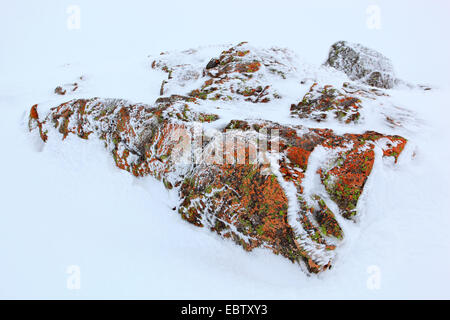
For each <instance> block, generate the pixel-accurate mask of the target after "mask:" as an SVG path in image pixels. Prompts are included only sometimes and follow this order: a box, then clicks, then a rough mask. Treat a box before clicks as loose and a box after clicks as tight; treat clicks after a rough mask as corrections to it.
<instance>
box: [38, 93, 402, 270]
mask: <svg viewBox="0 0 450 320" xmlns="http://www.w3.org/2000/svg"><path fill="white" fill-rule="evenodd" d="M205 119H207V120H206V121H210V120H211V121H214V120H215V119H216V117H215V116H214V115H206V114H203V115H202V114H198V113H195V112H192V111H190V108H189V106H188V105H187V104H180V103H179V102H174V103H172V104H159V105H157V106H155V107H152V106H148V105H142V104H132V103H129V102H127V101H124V100H117V99H97V98H94V99H88V100H84V99H82V100H72V101H69V102H67V103H64V104H61V105H59V106H57V107H55V108H53V109H52V110H51V112H50V113H49V114H48V115H46V116H45V117H44V118H43V119H40V118H39V116H38V111H37V107H36V106H33V108H32V109H31V112H30V130H34V129H38V130H39V132H40V136H41V138H42V139H43V140H44V141H46V140H47V136H46V135H44V134H43V133H48V132H49V130H56V131H57V132H59V133H60V134H61V137H62V139H65V138H66V137H67V136H68V135H70V134H72V135H76V136H78V137H79V138H82V139H88V138H91V137H95V138H98V139H101V140H103V141H104V142H105V147H106V148H107V149H108V150H109V152H110V153H111V155H112V156H113V158H114V161H115V163H116V165H117V167H119V168H120V169H123V170H127V171H129V172H130V173H132V174H133V175H135V176H137V177H139V176H145V175H153V176H155V177H156V178H158V179H160V180H161V181H162V182H163V183H164V185H165V186H166V188H168V189H173V188H176V189H177V190H178V194H179V196H180V203H179V206H178V212H179V214H180V215H181V217H182V218H183V219H185V220H186V221H188V222H190V223H192V224H194V225H196V226H199V227H208V228H210V229H211V230H212V231H214V232H217V233H218V234H220V235H221V236H223V237H225V238H232V239H233V240H234V241H235V242H236V243H238V244H240V245H242V246H243V247H244V248H245V249H246V250H252V249H253V248H256V247H266V248H270V249H271V250H272V251H273V252H274V253H276V254H281V255H283V256H285V257H286V258H288V259H290V260H292V261H294V262H299V263H301V264H302V265H304V266H305V268H306V269H307V270H309V271H311V272H319V271H322V270H325V269H327V268H329V267H330V266H331V265H332V261H333V258H334V256H335V253H334V250H335V249H336V247H337V246H338V245H339V242H340V241H341V240H342V239H343V237H344V233H343V231H342V228H341V226H340V225H339V223H338V221H337V219H336V217H335V214H340V215H342V216H343V217H344V218H347V219H354V218H355V217H356V215H357V211H356V205H357V202H358V199H359V196H360V195H361V193H362V190H363V188H364V184H365V181H366V180H367V177H368V176H369V175H370V172H371V169H372V165H373V161H374V151H373V149H374V147H375V146H376V143H377V142H378V141H379V140H380V139H385V140H386V141H389V143H385V144H384V145H383V151H384V154H385V156H393V157H397V156H398V154H399V153H400V152H401V150H402V149H403V146H404V144H405V143H406V140H404V139H403V138H401V137H395V136H385V135H382V134H379V133H374V132H368V133H366V134H362V135H344V136H340V135H336V134H334V133H333V131H331V130H328V129H307V128H304V127H302V126H282V125H279V124H276V123H272V122H268V121H261V122H253V123H251V122H246V121H232V122H230V123H229V125H228V126H227V127H226V128H225V129H223V130H220V131H217V132H215V134H214V135H211V134H209V135H206V134H205V133H200V136H195V132H196V131H198V129H199V127H198V125H199V124H201V123H202V122H203V121H205ZM299 132H302V133H299ZM268 133H270V134H269V135H268ZM275 133H276V134H275ZM239 146H241V147H239ZM275 146H276V148H275ZM317 147H322V148H324V149H329V150H330V153H329V155H330V157H329V161H328V162H326V163H324V165H323V166H322V167H320V169H319V171H318V172H317V174H319V175H320V177H321V180H322V182H323V184H324V186H325V189H326V191H327V193H328V195H326V194H325V195H319V194H309V193H307V192H306V193H305V192H304V185H303V178H304V177H305V174H306V170H307V168H308V159H309V156H310V154H311V152H313V151H314V149H315V148H317ZM274 159H278V160H274ZM330 199H331V200H333V201H335V202H336V203H337V205H338V206H339V209H340V210H339V212H338V213H333V212H332V211H331V210H330V209H329V207H328V206H327V201H330Z"/></svg>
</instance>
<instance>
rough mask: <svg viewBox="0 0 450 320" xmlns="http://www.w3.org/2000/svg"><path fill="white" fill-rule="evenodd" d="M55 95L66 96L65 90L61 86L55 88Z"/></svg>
mask: <svg viewBox="0 0 450 320" xmlns="http://www.w3.org/2000/svg"><path fill="white" fill-rule="evenodd" d="M55 93H56V94H59V95H61V96H63V95H65V94H66V90H65V89H63V88H62V87H61V86H57V87H56V88H55Z"/></svg>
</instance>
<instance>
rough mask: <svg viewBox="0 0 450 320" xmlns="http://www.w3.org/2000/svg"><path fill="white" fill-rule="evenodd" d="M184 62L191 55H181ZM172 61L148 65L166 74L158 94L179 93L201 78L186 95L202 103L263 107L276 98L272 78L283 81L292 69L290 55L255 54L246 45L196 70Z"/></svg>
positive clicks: (169, 58) (166, 56)
mask: <svg viewBox="0 0 450 320" xmlns="http://www.w3.org/2000/svg"><path fill="white" fill-rule="evenodd" d="M182 54H183V55H185V56H186V58H188V56H189V55H192V54H195V52H194V51H185V52H183V53H182ZM174 61H178V59H176V57H172V56H171V54H170V53H164V54H162V55H161V56H160V57H159V58H157V59H155V60H154V61H153V62H152V68H154V69H160V70H163V71H165V72H167V73H168V79H167V80H164V82H163V86H162V87H163V88H164V89H163V90H162V91H161V92H162V93H161V94H167V93H171V89H172V90H177V89H178V90H179V89H180V87H183V86H184V85H186V84H187V83H189V82H191V81H196V80H197V79H199V78H200V77H202V81H203V84H202V86H201V87H200V88H197V89H194V90H192V91H190V92H189V93H188V95H189V96H191V97H195V98H198V99H202V100H213V101H217V100H221V101H231V100H233V101H236V100H238V99H239V100H244V101H249V102H254V103H265V102H269V101H271V100H273V99H278V98H280V94H279V93H278V92H276V91H275V90H274V89H273V88H272V86H271V82H273V77H275V78H277V79H278V80H279V79H285V78H286V77H287V76H288V75H289V74H292V73H293V72H294V71H295V69H294V67H293V66H292V65H291V61H290V53H289V52H288V51H287V50H284V49H279V48H270V49H264V50H258V49H255V48H253V47H251V46H250V45H248V44H247V43H246V42H241V43H240V44H238V45H236V46H233V47H231V48H229V49H227V50H224V51H222V53H221V54H220V56H219V58H218V59H216V58H213V59H211V60H210V61H209V62H208V63H207V64H206V65H204V66H203V68H201V69H200V70H198V68H195V67H196V66H193V65H190V64H182V63H180V64H176V63H174Z"/></svg>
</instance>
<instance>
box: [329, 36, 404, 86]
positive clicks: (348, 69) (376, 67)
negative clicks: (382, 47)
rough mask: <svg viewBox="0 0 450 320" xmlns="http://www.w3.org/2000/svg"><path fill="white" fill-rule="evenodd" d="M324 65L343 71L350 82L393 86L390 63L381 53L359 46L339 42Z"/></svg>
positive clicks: (393, 77)
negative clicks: (356, 81)
mask: <svg viewBox="0 0 450 320" xmlns="http://www.w3.org/2000/svg"><path fill="white" fill-rule="evenodd" d="M325 64H326V65H329V66H330V67H333V68H335V69H337V70H340V71H343V72H344V73H345V74H347V76H348V77H349V78H350V79H351V80H358V81H361V82H363V83H365V84H368V85H370V86H374V87H378V88H385V89H390V88H393V87H394V84H395V79H396V78H395V74H394V69H393V66H392V63H391V61H390V60H389V59H388V58H386V57H385V56H384V55H382V54H381V53H379V52H377V51H375V50H372V49H370V48H367V47H364V46H362V45H360V44H354V43H349V42H347V41H339V42H336V43H335V44H333V45H332V46H331V48H330V51H329V54H328V59H327V61H326V62H325Z"/></svg>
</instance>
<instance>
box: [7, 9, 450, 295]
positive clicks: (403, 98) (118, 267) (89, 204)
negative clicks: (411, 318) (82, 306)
mask: <svg viewBox="0 0 450 320" xmlns="http://www.w3.org/2000/svg"><path fill="white" fill-rule="evenodd" d="M79 3H80V8H81V10H82V26H81V29H80V30H74V31H68V30H67V29H66V28H65V19H66V16H67V15H66V13H65V9H66V5H68V4H69V3H67V4H65V3H64V2H63V1H61V2H58V4H56V3H55V2H52V1H40V2H39V4H38V3H35V2H32V1H22V2H20V1H17V2H14V3H6V2H5V3H1V4H0V7H1V10H0V12H2V13H1V17H2V19H0V39H1V40H0V41H1V43H2V51H1V53H0V54H1V55H0V57H1V59H0V61H1V62H0V70H1V71H0V114H1V117H0V134H1V137H2V153H1V158H0V179H1V180H0V181H1V184H0V203H1V211H0V252H1V254H2V262H3V263H2V264H1V265H0V297H1V298H63V299H66V298H208V299H212V298H242V299H244V298H252V299H253V298H272V299H283V298H286V299H295V298H307V299H314V298H318V299H323V298H331V299H333V298H363V299H365V298H376V299H378V298H380V299H382V298H426V299H429V298H450V295H449V291H448V289H447V288H448V286H449V285H450V274H449V272H448V270H449V269H450V257H449V253H450V234H449V233H448V227H449V224H450V217H449V216H450V215H449V213H450V188H449V185H448V183H449V181H450V179H449V178H450V167H449V166H448V163H449V160H450V148H449V147H448V146H450V133H449V130H448V121H449V116H450V112H449V109H448V101H449V99H450V90H449V89H450V88H449V87H448V84H450V82H449V81H448V74H450V73H449V72H448V71H449V69H450V65H449V64H448V59H446V58H447V57H448V55H449V53H450V48H449V47H448V44H447V43H444V41H442V39H440V37H439V32H436V30H439V28H447V27H448V26H447V25H448V21H447V19H445V16H444V15H443V12H446V10H447V11H448V4H447V3H440V4H435V7H426V8H424V7H423V6H424V4H423V3H415V2H409V1H408V2H401V1H398V2H396V3H395V4H390V3H388V2H383V1H378V3H380V7H381V8H382V10H383V13H384V16H383V17H384V20H383V21H384V24H383V29H382V30H381V31H379V32H378V31H373V30H368V29H367V28H366V27H365V24H364V19H365V16H364V14H365V7H364V5H362V4H360V3H358V5H357V6H355V5H354V3H351V2H350V1H347V2H343V4H342V5H340V6H338V7H336V4H334V3H333V2H332V1H324V2H323V3H321V4H317V5H313V4H308V5H305V4H301V3H300V2H299V4H295V5H294V4H292V3H287V2H286V3H283V4H280V6H278V7H275V8H274V7H272V6H271V4H269V2H264V1H261V2H260V5H258V7H256V8H254V5H253V4H250V3H242V2H241V1H240V2H233V1H230V2H229V4H228V5H227V6H225V7H223V6H221V8H220V10H221V12H220V14H221V15H222V16H221V19H218V17H217V16H214V15H211V14H208V13H205V10H206V11H208V12H210V11H211V12H215V13H217V14H219V13H218V10H219V9H218V8H217V7H215V6H214V5H212V4H211V3H210V2H203V3H196V4H195V5H193V4H190V3H188V2H183V1H175V2H174V3H172V4H161V3H160V4H158V5H153V7H152V6H150V5H145V4H143V3H137V2H133V1H130V3H129V7H127V8H124V7H123V5H122V6H121V5H119V4H117V3H110V2H105V3H102V2H100V1H96V2H95V4H94V3H91V2H87V1H80V2H79ZM237 3H239V5H240V6H241V8H242V10H243V11H244V12H250V11H251V10H254V16H251V15H250V16H248V17H247V18H246V19H247V20H246V22H245V24H244V25H241V24H236V25H234V24H229V23H222V24H219V23H218V21H220V20H222V21H225V20H224V19H227V18H228V19H229V18H230V17H233V15H235V9H234V8H235V6H236V5H237ZM403 6H408V8H409V10H408V15H407V16H406V15H402V12H404V10H403ZM286 7H289V9H288V10H286ZM169 8H170V9H171V11H170V12H171V14H172V15H173V16H171V17H167V15H165V14H161V12H163V11H164V10H169ZM173 8H176V10H173ZM323 8H332V10H331V9H327V10H325V11H324V10H323ZM307 12H310V13H308V14H307ZM424 12H427V13H429V16H430V19H431V20H432V21H433V23H428V22H427V21H423V17H424V16H427V15H426V14H424ZM299 15H300V16H301V17H303V18H304V19H300V18H299ZM319 15H320V17H321V18H320V21H328V22H327V23H328V24H329V25H328V27H327V28H317V22H316V20H315V19H314V17H316V18H317V17H319ZM355 17H357V19H354V18H355ZM417 18H420V19H417ZM358 19H359V20H358ZM267 21H273V22H274V23H267ZM417 21H423V22H421V23H417ZM276 22H279V23H276ZM358 23H359V24H358ZM354 24H356V25H354ZM162 26H166V28H167V29H164V28H162ZM208 26H214V27H215V28H216V29H214V28H212V29H211V30H205V28H206V29H208V28H209V27H208ZM309 26H316V28H314V29H313V30H312V29H311V28H309ZM207 27H208V28H207ZM404 28H407V29H408V28H409V29H408V30H411V32H410V34H411V35H409V36H408V37H405V38H403V39H404V41H402V47H403V48H404V50H401V49H400V48H399V47H398V44H397V40H396V39H398V37H399V36H400V35H404V33H405V30H404ZM286 30H288V31H289V32H286ZM296 30H307V31H308V32H307V33H306V32H302V33H301V34H299V33H298V31H296ZM354 30H357V31H354ZM291 31H292V32H291ZM414 33H415V34H416V35H420V36H422V38H421V43H420V47H418V46H419V44H418V43H417V39H416V37H415V36H414ZM293 34H295V36H293ZM396 36H397V38H395V37H396ZM341 39H345V40H349V41H352V42H361V43H364V44H367V45H368V46H370V47H372V48H375V49H377V50H379V51H380V52H383V53H384V54H385V55H386V56H388V57H390V58H391V59H392V61H393V65H394V67H395V70H396V73H397V75H398V76H399V77H400V78H402V79H404V80H407V81H410V82H420V83H428V82H429V83H432V84H433V85H435V86H436V89H434V90H431V91H420V90H410V89H406V88H400V89H396V90H390V91H389V94H390V95H391V98H390V99H389V101H390V103H392V104H394V105H396V106H399V107H401V108H403V109H405V111H403V113H402V114H403V115H404V118H405V119H406V120H405V122H404V127H403V128H402V129H400V130H398V131H396V132H394V130H392V132H391V130H390V129H389V128H388V127H386V126H385V125H381V124H380V122H379V121H378V120H379V119H377V118H375V117H372V116H371V114H372V113H371V112H372V111H373V110H375V108H376V106H375V105H374V106H370V104H369V107H368V108H367V110H368V111H367V112H368V113H367V114H365V115H364V116H365V118H366V119H367V122H366V123H365V124H364V126H360V127H358V126H356V127H354V128H349V127H348V126H343V125H341V124H338V123H331V124H330V123H327V124H324V125H323V126H325V127H326V126H330V125H331V126H333V129H334V130H335V131H337V132H349V131H352V132H362V131H364V130H365V129H375V130H380V131H381V132H383V133H386V134H392V133H394V134H400V135H403V136H405V137H406V138H408V139H409V142H408V144H407V147H406V149H405V150H404V152H403V153H402V155H401V156H400V158H399V161H398V163H397V164H396V165H394V164H393V163H391V162H389V161H388V160H383V159H382V158H381V155H380V153H379V152H377V159H376V161H375V167H374V171H373V173H372V175H371V176H370V178H369V180H368V182H367V185H366V188H365V190H364V193H363V195H362V198H361V201H360V203H359V204H358V206H360V207H361V208H363V210H364V211H363V216H362V218H361V219H360V221H359V222H358V223H357V224H354V223H346V224H344V225H343V227H344V232H345V239H344V242H345V243H344V245H343V246H342V248H341V250H340V251H339V254H338V256H337V259H338V260H337V261H336V262H335V264H334V265H335V267H334V268H333V269H332V270H330V271H327V272H326V273H323V274H321V275H319V276H307V275H306V274H305V273H304V272H302V270H301V269H300V268H299V267H298V266H297V265H294V264H292V263H290V262H289V261H288V260H286V259H285V258H282V257H280V256H275V255H273V254H272V253H271V252H269V251H268V250H263V249H256V250H254V251H253V252H250V253H248V252H245V251H244V250H242V248H241V247H239V246H236V245H235V244H234V243H232V242H231V241H230V240H224V239H221V238H219V237H218V236H217V235H215V234H214V233H211V232H209V231H208V230H203V229H200V228H197V227H194V226H191V225H189V224H188V223H186V222H184V221H183V220H182V219H180V217H179V215H178V214H177V213H176V212H175V211H172V209H171V208H172V207H173V206H174V203H175V202H176V195H175V194H174V193H173V191H171V192H169V191H167V190H166V189H164V186H163V184H162V183H160V182H158V181H156V180H154V179H153V178H151V177H148V178H145V179H135V178H133V177H132V176H131V175H130V174H128V173H127V172H124V171H121V170H119V169H117V168H116V167H115V166H114V163H113V160H112V158H111V157H110V156H109V155H108V153H107V151H106V150H105V149H104V148H103V145H102V144H101V143H100V142H99V141H96V140H92V141H84V140H81V139H77V138H76V137H68V138H67V139H66V140H65V141H61V140H60V139H58V138H57V137H54V138H53V137H50V139H49V141H48V143H47V144H46V145H45V146H44V145H43V143H42V142H40V141H38V139H37V138H36V137H34V136H31V135H29V134H28V132H27V129H26V121H27V119H26V114H27V113H28V111H29V109H30V107H31V105H33V104H35V103H39V110H40V111H41V110H42V112H44V111H45V109H46V108H47V109H48V108H50V107H52V106H55V105H57V104H59V103H61V102H63V101H66V100H69V99H72V98H78V97H94V96H98V97H105V98H106V97H108V98H125V99H130V100H132V101H134V102H144V103H152V102H153V101H154V100H155V99H156V98H157V97H158V93H159V89H160V85H161V81H162V80H163V79H164V78H165V77H166V75H165V74H163V73H161V72H158V71H154V70H152V69H151V68H150V66H149V58H148V55H152V56H153V55H157V54H158V53H159V52H160V51H165V50H173V49H177V50H183V49H187V48H191V47H196V46H199V45H200V46H208V45H210V44H215V43H227V42H233V43H238V42H240V41H242V40H249V41H251V42H252V43H253V44H255V45H264V46H272V45H279V46H287V47H289V48H291V49H293V50H294V51H295V52H296V53H297V54H298V55H299V56H301V57H305V58H308V60H309V61H311V62H312V65H319V64H320V63H322V62H323V61H324V60H325V58H326V56H327V53H328V47H329V46H330V45H331V44H332V43H334V42H335V41H337V40H341ZM430 48H434V49H433V50H430ZM211 50H212V49H211ZM214 50H215V49H214ZM405 52H406V53H405ZM205 59H206V55H205ZM419 61H420V63H418V62H419ZM411 66H414V68H411ZM311 68H312V67H309V66H308V67H307V68H306V69H307V70H306V71H305V74H307V75H311V77H316V78H319V79H324V81H325V80H326V79H329V80H330V81H335V82H337V83H339V82H340V83H342V81H341V78H340V77H342V75H339V74H330V73H329V72H328V71H327V70H325V69H321V68H315V69H311ZM80 76H83V79H84V80H80V79H79V77H80ZM73 82H78V83H79V84H80V88H79V90H77V91H76V92H74V93H73V94H71V95H69V96H67V95H66V96H56V95H54V94H53V90H54V88H55V87H56V86H57V85H64V84H69V83H73ZM332 84H333V83H332ZM309 86H310V84H309V85H308V82H307V83H306V84H305V85H304V86H303V87H301V88H298V87H296V86H295V85H293V84H292V83H291V82H288V85H287V86H283V87H282V88H277V90H280V92H281V93H282V94H283V93H284V94H285V95H286V96H287V98H286V100H284V101H277V102H274V103H271V104H268V105H267V106H265V107H264V108H263V109H261V107H260V106H255V105H253V106H252V105H250V104H245V108H243V107H242V106H241V107H236V106H233V105H231V104H229V105H227V104H223V105H222V106H221V109H217V110H214V111H215V113H218V114H219V115H220V116H221V117H222V120H221V121H223V124H224V123H225V122H226V121H228V120H231V119H236V118H251V119H259V118H266V119H270V120H274V121H280V122H283V123H298V122H296V121H297V119H292V118H290V117H289V106H290V104H289V103H288V100H289V99H293V98H294V97H298V96H303V94H304V93H305V92H306V91H307V90H308V89H309ZM203 107H205V108H208V106H203ZM214 107H215V106H214ZM247 107H248V108H247ZM382 108H383V110H384V109H388V107H387V106H384V107H382ZM390 110H391V109H390ZM216 111H217V112H216ZM398 112H401V111H400V109H399V110H398ZM302 124H305V125H308V126H313V127H320V126H319V125H318V124H317V123H307V122H305V123H302ZM52 138H53V139H52ZM313 155H314V154H313ZM308 174H309V172H307V176H308ZM319 191H320V190H319ZM327 204H328V202H327ZM332 209H334V208H332ZM339 222H340V223H341V221H339ZM71 265H76V266H79V267H80V271H81V288H80V289H79V290H69V289H68V288H67V286H66V281H67V279H68V276H69V275H68V274H67V273H66V270H67V268H68V267H69V266H71ZM373 266H375V268H373ZM373 270H379V271H380V280H381V282H380V287H379V288H378V289H375V290H371V289H370V288H369V287H368V286H367V281H368V280H370V276H371V272H372V271H373Z"/></svg>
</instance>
